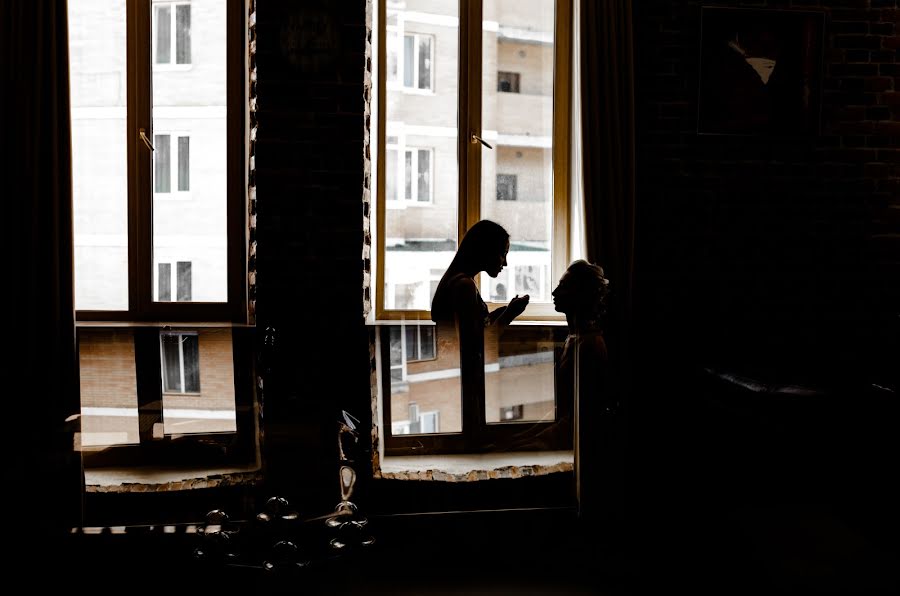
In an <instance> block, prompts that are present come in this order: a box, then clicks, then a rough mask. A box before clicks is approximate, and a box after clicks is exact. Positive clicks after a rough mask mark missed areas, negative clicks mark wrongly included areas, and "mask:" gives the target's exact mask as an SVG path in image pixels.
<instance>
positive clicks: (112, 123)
mask: <svg viewBox="0 0 900 596" xmlns="http://www.w3.org/2000/svg"><path fill="white" fill-rule="evenodd" d="M68 7H69V8H68V14H69V82H70V93H71V106H72V108H71V117H72V201H73V208H74V232H75V238H74V249H75V308H77V309H79V310H127V309H128V178H127V176H128V165H127V157H128V151H127V148H126V138H127V135H126V129H125V127H126V121H125V117H126V108H125V105H126V104H125V99H126V91H127V88H128V87H127V84H126V70H127V69H126V48H125V0H70V1H69V4H68Z"/></svg>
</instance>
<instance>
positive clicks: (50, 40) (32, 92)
mask: <svg viewBox="0 0 900 596" xmlns="http://www.w3.org/2000/svg"><path fill="white" fill-rule="evenodd" d="M0 54H2V58H0V59H2V61H3V62H2V77H3V81H2V83H0V89H2V90H3V93H2V94H0V96H2V99H0V113H2V114H4V123H3V140H4V145H5V149H6V150H5V151H4V154H5V155H6V156H7V157H5V158H4V160H3V161H4V162H6V163H5V164H4V167H5V168H9V170H8V171H5V172H4V176H3V184H4V187H3V197H4V201H3V205H4V209H5V210H6V212H5V214H4V215H5V221H6V228H5V229H6V231H7V233H8V234H11V237H10V236H9V235H7V237H6V238H7V241H6V242H5V243H4V244H5V245H6V248H7V255H8V258H9V260H10V261H11V263H12V265H13V266H12V268H11V271H10V270H7V272H6V275H5V276H4V277H5V280H4V290H3V294H5V295H6V296H5V299H9V300H10V303H9V305H8V307H7V309H6V316H7V317H8V318H9V319H12V322H13V332H12V333H9V331H7V336H6V342H5V343H6V345H7V350H6V354H7V356H6V357H5V358H4V360H5V362H4V365H9V369H8V370H9V371H10V372H9V374H8V375H7V374H4V383H5V387H4V400H3V405H4V409H3V415H4V416H3V420H4V425H3V428H4V435H7V437H9V436H10V435H11V440H8V441H7V443H6V444H7V460H6V461H7V462H8V463H9V464H12V465H13V469H14V470H15V471H14V472H8V473H7V475H6V478H7V482H6V493H7V495H6V496H7V502H8V503H10V504H11V505H10V508H11V509H10V510H9V513H10V514H9V515H8V516H7V517H8V521H9V522H11V523H12V524H13V525H14V526H19V525H21V526H22V527H21V528H19V527H17V528H16V530H11V531H9V534H8V535H9V536H11V537H13V538H14V540H15V541H16V544H17V545H22V544H23V543H26V542H28V541H30V540H34V541H35V542H40V543H41V544H43V545H44V546H43V547H42V548H43V549H44V550H46V549H47V548H52V545H53V543H52V542H51V541H49V540H48V536H51V535H60V533H64V532H66V531H67V529H68V527H70V526H71V525H72V524H73V523H74V524H78V523H80V522H79V519H80V517H79V516H80V511H81V508H80V498H81V472H80V459H79V458H77V457H75V454H74V452H73V449H72V436H73V435H72V430H73V428H72V423H71V422H69V423H68V424H67V423H66V419H67V418H68V417H70V416H71V415H73V414H76V413H77V412H78V411H79V398H78V381H77V379H78V370H77V362H76V348H75V315H74V299H73V277H72V276H73V265H72V258H73V248H72V242H73V236H72V174H71V145H70V118H69V72H68V36H67V17H66V2H65V0H28V1H27V2H20V1H13V0H3V1H2V3H0ZM6 281H9V282H10V283H9V285H7V284H6ZM4 370H6V369H4ZM20 532H21V533H20ZM41 541H42V542H41ZM27 552H30V555H29V556H30V557H37V558H38V559H40V558H45V560H53V558H52V557H51V555H50V554H49V553H47V554H41V555H37V554H36V553H38V552H41V551H40V550H35V549H31V550H28V551H27ZM48 557H50V558H48Z"/></svg>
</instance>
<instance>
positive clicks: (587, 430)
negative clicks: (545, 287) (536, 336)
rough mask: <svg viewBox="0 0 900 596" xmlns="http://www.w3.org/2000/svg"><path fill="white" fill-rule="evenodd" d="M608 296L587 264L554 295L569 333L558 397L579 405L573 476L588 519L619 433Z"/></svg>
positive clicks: (574, 269)
mask: <svg viewBox="0 0 900 596" xmlns="http://www.w3.org/2000/svg"><path fill="white" fill-rule="evenodd" d="M608 294H609V280H607V279H606V277H605V276H604V273H603V268H602V267H600V266H599V265H593V264H591V263H588V262H587V261H584V260H578V261H575V262H573V263H572V264H571V265H569V267H568V269H566V272H565V273H564V274H563V276H562V277H561V278H560V280H559V284H558V285H557V286H556V289H555V290H553V292H552V295H553V304H554V306H555V307H556V310H557V311H559V312H561V313H563V314H565V315H566V323H567V325H568V331H569V334H568V336H567V337H566V341H565V344H564V346H563V351H562V355H561V356H560V359H559V363H558V365H557V366H558V368H557V373H558V374H557V392H558V397H557V399H559V400H564V399H567V400H574V401H575V473H576V483H577V490H578V502H579V511H580V513H581V515H582V517H583V518H586V519H596V518H597V517H598V515H599V512H598V511H597V510H598V508H599V507H600V506H601V503H602V502H603V497H602V496H601V494H600V492H599V489H600V487H602V486H603V484H604V482H606V481H607V480H608V476H607V475H606V474H604V469H605V468H606V467H607V466H606V465H605V464H603V463H602V462H603V461H606V460H607V459H608V458H609V452H610V449H609V446H610V445H611V441H612V440H613V439H614V432H615V431H614V425H613V418H614V416H612V414H614V413H615V411H616V408H615V405H614V400H613V398H612V397H611V394H610V391H609V390H608V383H609V381H608V379H609V371H608V356H607V350H606V340H605V339H604V337H603V329H602V319H603V315H604V314H605V310H606V298H607V295H608Z"/></svg>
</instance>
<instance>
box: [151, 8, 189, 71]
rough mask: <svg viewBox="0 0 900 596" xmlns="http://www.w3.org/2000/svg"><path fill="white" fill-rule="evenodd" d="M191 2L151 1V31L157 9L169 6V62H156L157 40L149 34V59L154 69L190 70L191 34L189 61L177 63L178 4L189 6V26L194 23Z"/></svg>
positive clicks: (155, 19)
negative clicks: (150, 45) (150, 44)
mask: <svg viewBox="0 0 900 596" xmlns="http://www.w3.org/2000/svg"><path fill="white" fill-rule="evenodd" d="M191 4H192V2H190V0H187V1H185V0H172V1H171V2H151V12H152V14H151V15H150V18H151V31H152V30H153V29H152V24H153V23H155V22H156V21H157V20H158V19H157V10H158V9H159V8H160V7H162V6H168V7H169V23H170V25H169V26H170V27H171V28H170V29H169V57H170V60H169V62H157V61H156V50H157V47H158V44H157V40H156V38H155V37H153V36H152V35H151V43H152V47H151V48H150V60H151V63H152V65H153V68H154V69H155V70H161V71H162V70H190V69H191V68H193V66H194V48H193V45H194V38H193V36H191V40H190V43H191V49H190V53H191V59H190V62H182V63H178V62H177V60H178V58H177V56H178V40H177V38H178V34H177V31H178V10H177V8H178V6H187V7H189V8H191V26H193V23H194V10H193V8H192V7H191Z"/></svg>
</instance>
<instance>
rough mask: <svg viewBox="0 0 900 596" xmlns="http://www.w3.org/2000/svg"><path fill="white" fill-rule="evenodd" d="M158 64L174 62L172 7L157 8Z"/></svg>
mask: <svg viewBox="0 0 900 596" xmlns="http://www.w3.org/2000/svg"><path fill="white" fill-rule="evenodd" d="M154 24H155V25H156V36H155V38H156V63H157V64H169V63H170V62H172V13H171V7H170V6H157V7H156V21H155V23H154Z"/></svg>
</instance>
